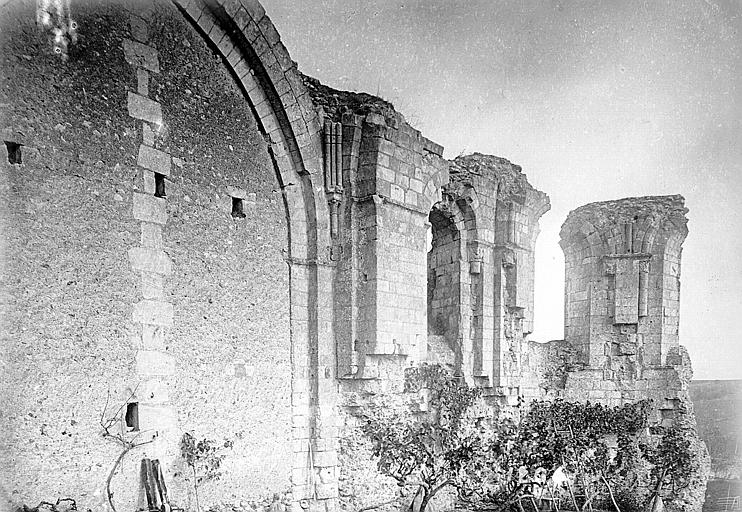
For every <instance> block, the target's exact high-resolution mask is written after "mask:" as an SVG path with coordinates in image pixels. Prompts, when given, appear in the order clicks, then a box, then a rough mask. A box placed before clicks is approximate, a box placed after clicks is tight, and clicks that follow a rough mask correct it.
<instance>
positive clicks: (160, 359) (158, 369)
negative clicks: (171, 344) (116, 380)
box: [136, 350, 175, 377]
mask: <svg viewBox="0 0 742 512" xmlns="http://www.w3.org/2000/svg"><path fill="white" fill-rule="evenodd" d="M136 371H137V374H138V375H139V376H141V377H154V376H158V375H161V376H168V375H173V374H174V373H175V358H174V357H173V356H171V355H170V354H167V353H165V352H162V351H159V350H139V351H137V355H136Z"/></svg>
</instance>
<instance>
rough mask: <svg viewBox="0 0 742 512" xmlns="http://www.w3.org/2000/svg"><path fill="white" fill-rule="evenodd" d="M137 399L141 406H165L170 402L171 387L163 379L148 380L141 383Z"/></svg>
mask: <svg viewBox="0 0 742 512" xmlns="http://www.w3.org/2000/svg"><path fill="white" fill-rule="evenodd" d="M136 397H137V400H139V403H140V404H148V405H158V404H164V403H167V402H169V401H170V386H168V384H167V382H166V381H164V380H162V379H158V378H151V379H146V380H143V381H142V382H140V383H139V386H138V387H137V391H136Z"/></svg>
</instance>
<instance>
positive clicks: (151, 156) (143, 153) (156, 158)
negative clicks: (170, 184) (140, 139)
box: [137, 144, 171, 176]
mask: <svg viewBox="0 0 742 512" xmlns="http://www.w3.org/2000/svg"><path fill="white" fill-rule="evenodd" d="M170 162H171V160H170V155H169V154H168V153H165V152H164V151H160V150H159V149H155V148H153V147H150V146H147V145H145V144H140V145H139V155H138V157H137V165H139V166H140V167H144V168H145V169H149V170H150V171H153V172H156V173H158V174H163V175H165V176H169V175H170Z"/></svg>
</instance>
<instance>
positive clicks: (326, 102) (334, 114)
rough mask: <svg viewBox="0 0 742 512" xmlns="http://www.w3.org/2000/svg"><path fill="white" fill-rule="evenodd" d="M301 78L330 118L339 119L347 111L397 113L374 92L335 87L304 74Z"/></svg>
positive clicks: (317, 103)
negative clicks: (343, 89) (345, 89)
mask: <svg viewBox="0 0 742 512" xmlns="http://www.w3.org/2000/svg"><path fill="white" fill-rule="evenodd" d="M301 78H302V80H303V81H304V85H305V87H306V88H307V90H308V91H309V95H310V96H311V98H312V101H313V102H314V104H315V106H317V107H318V108H322V109H323V110H324V112H325V114H327V115H328V116H329V117H330V118H333V119H335V118H338V119H339V117H340V115H341V114H342V113H343V112H345V111H351V112H353V113H354V114H357V115H365V114H369V113H374V114H380V115H382V116H384V117H391V116H393V115H394V114H396V113H397V112H396V110H395V109H394V105H392V104H391V103H389V102H388V101H386V100H384V99H382V98H379V97H378V96H374V95H373V94H368V93H365V92H351V91H341V90H339V89H334V88H332V87H329V86H327V85H325V84H323V83H321V82H320V81H319V80H317V79H316V78H313V77H311V76H307V75H304V74H302V75H301Z"/></svg>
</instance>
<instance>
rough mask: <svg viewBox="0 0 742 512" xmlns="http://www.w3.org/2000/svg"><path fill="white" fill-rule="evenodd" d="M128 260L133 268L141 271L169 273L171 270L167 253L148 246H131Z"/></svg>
mask: <svg viewBox="0 0 742 512" xmlns="http://www.w3.org/2000/svg"><path fill="white" fill-rule="evenodd" d="M129 262H130V263H131V266H132V268H133V269H134V270H139V271H142V272H151V273H153V274H161V275H170V274H171V273H172V270H173V269H172V262H171V261H170V258H169V257H168V255H167V254H165V253H164V252H163V251H159V250H155V249H150V248H148V247H132V248H131V249H129Z"/></svg>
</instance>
